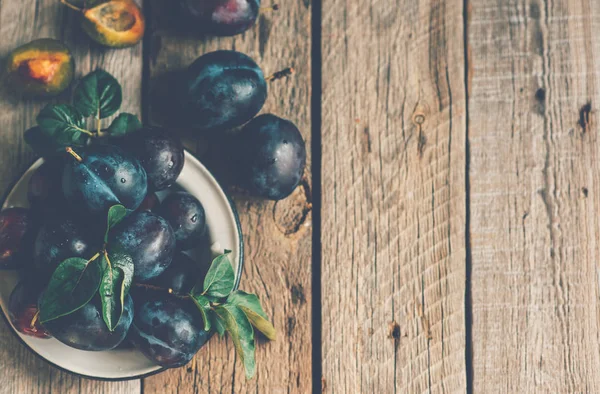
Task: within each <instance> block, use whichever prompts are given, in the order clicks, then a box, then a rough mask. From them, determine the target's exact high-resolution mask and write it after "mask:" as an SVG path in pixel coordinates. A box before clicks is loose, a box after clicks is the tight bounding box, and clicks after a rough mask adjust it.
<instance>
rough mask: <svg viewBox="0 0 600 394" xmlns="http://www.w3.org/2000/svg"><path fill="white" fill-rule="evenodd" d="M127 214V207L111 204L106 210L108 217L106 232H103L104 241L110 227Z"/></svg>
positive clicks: (106, 238) (105, 241)
mask: <svg viewBox="0 0 600 394" xmlns="http://www.w3.org/2000/svg"><path fill="white" fill-rule="evenodd" d="M125 216H127V208H125V207H124V206H123V205H113V206H112V207H110V209H109V210H108V219H107V222H108V223H107V226H106V232H105V233H104V243H107V242H108V232H109V231H110V229H111V228H113V227H115V226H116V225H117V224H119V223H120V222H121V220H123V219H124V218H125Z"/></svg>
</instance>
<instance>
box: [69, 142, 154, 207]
mask: <svg viewBox="0 0 600 394" xmlns="http://www.w3.org/2000/svg"><path fill="white" fill-rule="evenodd" d="M69 149H70V148H69ZM69 152H70V153H71V155H72V156H73V158H72V160H68V161H67V164H66V165H65V168H64V170H63V176H62V190H63V193H64V195H65V198H66V199H67V201H68V202H69V204H70V205H71V206H72V207H73V208H77V209H79V210H81V211H85V212H88V213H91V214H92V215H102V214H105V213H106V212H107V211H108V209H109V208H110V207H111V206H113V205H115V204H122V205H124V206H125V207H126V208H128V209H131V210H134V209H136V208H137V207H138V206H139V205H140V204H141V203H142V201H143V200H144V197H146V193H147V190H148V181H147V176H146V171H145V170H144V168H143V167H142V165H141V164H140V162H139V161H138V160H137V159H136V158H134V157H132V156H130V155H129V154H127V153H125V152H124V151H123V150H122V149H120V148H118V147H116V146H112V145H105V144H96V145H93V146H91V147H89V148H87V149H85V150H83V151H82V152H74V151H73V150H69Z"/></svg>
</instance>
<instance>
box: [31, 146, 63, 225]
mask: <svg viewBox="0 0 600 394" xmlns="http://www.w3.org/2000/svg"><path fill="white" fill-rule="evenodd" d="M64 164H65V162H64V159H63V158H62V157H59V156H54V157H51V158H48V159H46V160H45V161H44V163H42V165H41V166H40V167H38V168H37V169H36V170H35V172H34V173H33V175H32V176H31V178H29V187H28V189H27V199H28V200H29V204H30V205H31V208H32V209H33V210H34V211H35V212H36V213H38V214H42V215H44V216H45V215H47V214H49V213H53V212H56V211H57V210H64V208H65V206H66V203H65V198H64V195H63V193H62V187H61V177H62V172H63V168H64Z"/></svg>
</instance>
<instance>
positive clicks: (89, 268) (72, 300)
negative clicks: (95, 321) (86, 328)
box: [40, 255, 102, 323]
mask: <svg viewBox="0 0 600 394" xmlns="http://www.w3.org/2000/svg"><path fill="white" fill-rule="evenodd" d="M101 279H102V268H101V266H100V259H99V258H98V255H96V256H95V257H94V258H92V259H91V260H90V261H89V262H88V260H86V259H82V258H79V257H73V258H70V259H67V260H65V261H63V262H62V263H61V264H60V265H59V266H58V268H56V271H54V274H52V277H51V278H50V283H49V284H48V288H47V289H46V291H45V292H44V296H43V297H42V300H41V303H40V322H42V323H46V322H48V321H50V320H54V319H58V318H59V317H62V316H66V315H68V314H71V313H73V312H75V311H76V310H78V309H80V308H82V307H83V306H85V305H86V304H87V303H88V302H90V300H91V299H92V298H93V297H94V294H96V292H97V291H98V287H99V286H100V281H101Z"/></svg>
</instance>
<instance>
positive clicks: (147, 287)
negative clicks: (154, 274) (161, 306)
mask: <svg viewBox="0 0 600 394" xmlns="http://www.w3.org/2000/svg"><path fill="white" fill-rule="evenodd" d="M134 286H136V287H141V288H144V289H149V290H157V291H166V292H167V293H169V294H171V295H172V296H175V297H177V298H182V299H188V298H191V297H190V296H189V295H184V296H182V295H178V294H175V293H174V292H173V289H171V288H165V287H160V286H155V285H148V284H146V283H134Z"/></svg>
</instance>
